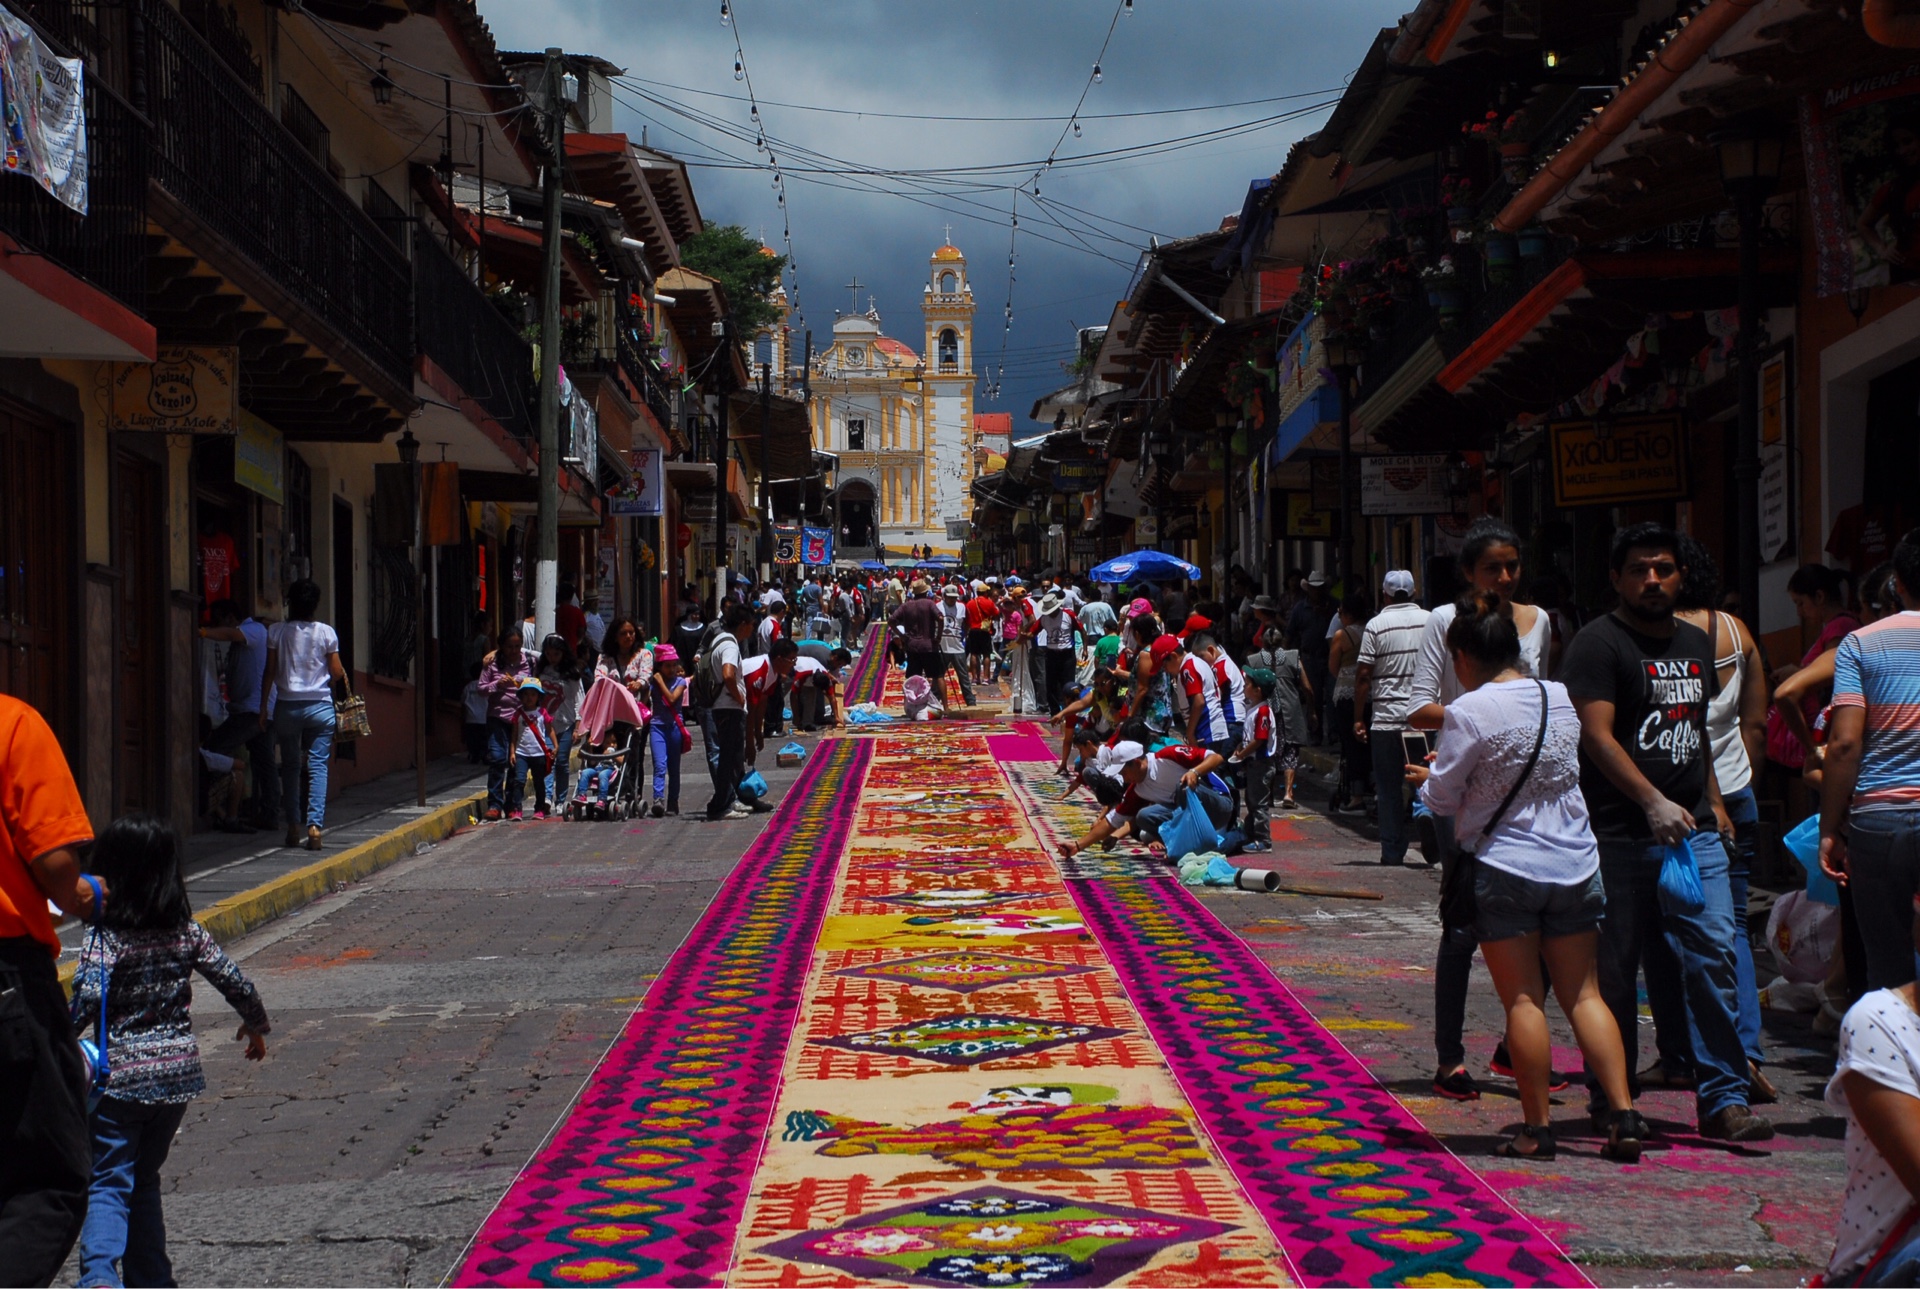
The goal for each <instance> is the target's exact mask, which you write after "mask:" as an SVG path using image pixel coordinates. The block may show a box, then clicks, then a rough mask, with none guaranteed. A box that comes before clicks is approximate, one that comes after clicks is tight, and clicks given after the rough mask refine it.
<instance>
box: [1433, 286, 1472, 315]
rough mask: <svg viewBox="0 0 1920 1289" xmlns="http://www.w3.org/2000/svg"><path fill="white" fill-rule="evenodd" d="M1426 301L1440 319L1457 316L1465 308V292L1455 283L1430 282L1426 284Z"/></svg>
mask: <svg viewBox="0 0 1920 1289" xmlns="http://www.w3.org/2000/svg"><path fill="white" fill-rule="evenodd" d="M1427 303H1428V304H1430V305H1432V306H1433V308H1434V310H1435V312H1437V313H1438V314H1439V315H1440V317H1441V319H1442V320H1451V319H1454V318H1458V317H1459V316H1460V315H1461V314H1462V313H1464V312H1465V311H1466V308H1467V293H1466V292H1465V291H1462V290H1461V289H1460V287H1459V285H1458V284H1457V283H1452V282H1449V283H1445V284H1442V283H1439V282H1431V283H1429V284H1428V285H1427Z"/></svg>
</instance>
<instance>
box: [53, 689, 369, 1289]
mask: <svg viewBox="0 0 1920 1289" xmlns="http://www.w3.org/2000/svg"><path fill="white" fill-rule="evenodd" d="M328 707H329V710H331V707H332V704H328ZM281 710H282V711H284V710H285V708H284V707H282V709H281ZM186 1113H187V1107H186V1106H185V1105H153V1104H149V1103H147V1102H144V1101H122V1100H120V1099H119V1098H118V1097H105V1098H103V1099H102V1100H101V1102H100V1108H99V1109H98V1110H96V1111H94V1113H93V1183H92V1185H91V1186H89V1187H88V1189H87V1220H86V1224H85V1225H84V1226H82V1227H81V1228H80V1283H81V1284H83V1285H119V1284H122V1283H125V1284H130V1285H171V1284H172V1283H173V1263H171V1262H169V1261H168V1260H167V1226H166V1220H165V1218H164V1217H163V1215H162V1213H161V1211H160V1166H161V1165H162V1164H164V1163H166V1162H167V1152H168V1151H169V1150H171V1149H172V1148H173V1135H174V1133H176V1132H177V1131H179V1129H180V1120H181V1119H183V1118H185V1117H186ZM116 1260H117V1261H119V1263H120V1271H118V1272H116V1271H115V1270H114V1266H113V1264H114V1262H115V1261H116ZM122 1274H124V1275H125V1277H126V1279H125V1281H124V1282H123V1281H122V1280H121V1275H122Z"/></svg>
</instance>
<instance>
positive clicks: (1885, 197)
mask: <svg viewBox="0 0 1920 1289" xmlns="http://www.w3.org/2000/svg"><path fill="white" fill-rule="evenodd" d="M1916 94H1920V62H1913V63H1909V64H1907V65H1906V66H1905V67H1903V68H1901V69H1900V70H1898V71H1893V72H1885V73H1882V74H1880V75H1878V76H1863V77H1860V78H1859V79H1857V80H1851V81H1848V82H1846V83H1845V84H1843V85H1836V86H1834V87H1833V88H1832V89H1829V90H1825V91H1823V92H1821V93H1817V94H1809V95H1807V96H1806V97H1805V98H1803V99H1801V100H1800V148H1801V152H1802V154H1803V156H1804V157H1805V164H1806V171H1807V200H1808V204H1809V205H1810V207H1811V208H1812V212H1813V229H1814V243H1815V246H1816V247H1817V250H1818V272H1817V273H1816V274H1815V277H1816V282H1817V289H1818V291H1819V293H1820V294H1821V295H1839V294H1841V293H1843V292H1845V291H1850V290H1854V289H1856V288H1861V287H1870V286H1888V285H1891V284H1893V283H1895V282H1911V281H1913V280H1914V279H1915V278H1920V221H1916V220H1915V219H1914V217H1913V211H1914V209H1915V205H1916V203H1920V121H1917V120H1916V119H1915V112H1914V109H1915V106H1916V104H1915V102H1914V96H1915V95H1916Z"/></svg>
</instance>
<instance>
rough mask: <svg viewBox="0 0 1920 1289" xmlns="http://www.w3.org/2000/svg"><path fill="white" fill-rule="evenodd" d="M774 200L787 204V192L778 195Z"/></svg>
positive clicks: (783, 204)
mask: <svg viewBox="0 0 1920 1289" xmlns="http://www.w3.org/2000/svg"><path fill="white" fill-rule="evenodd" d="M774 200H775V201H777V202H778V203H779V204H780V205H782V206H785V205H786V204H787V194H785V193H781V194H780V195H779V196H778V197H776V198H774Z"/></svg>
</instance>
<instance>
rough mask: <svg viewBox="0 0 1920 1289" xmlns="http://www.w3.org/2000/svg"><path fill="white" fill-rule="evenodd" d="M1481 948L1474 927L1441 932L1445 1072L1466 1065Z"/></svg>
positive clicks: (1438, 1023) (1436, 1026) (1437, 970)
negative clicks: (1471, 990) (1470, 993)
mask: <svg viewBox="0 0 1920 1289" xmlns="http://www.w3.org/2000/svg"><path fill="white" fill-rule="evenodd" d="M1437 817H1438V816H1436V818H1437ZM1479 947H1480V933H1479V932H1478V931H1476V930H1475V929H1474V928H1473V927H1472V926H1454V927H1445V928H1443V929H1442V930H1441V932H1440V953H1439V956H1438V957H1437V958H1436V959H1435V960H1434V964H1433V1050H1434V1054H1435V1055H1436V1056H1438V1057H1439V1058H1440V1068H1441V1069H1442V1070H1451V1069H1453V1068H1454V1067H1455V1066H1458V1065H1464V1064H1466V1060H1467V1041H1466V1033H1467V983H1468V981H1469V980H1470V979H1471V978H1472V976H1473V951H1474V950H1475V949H1478V948H1479Z"/></svg>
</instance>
